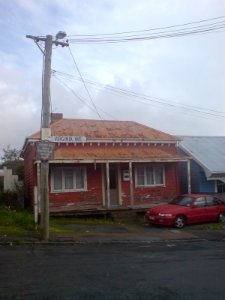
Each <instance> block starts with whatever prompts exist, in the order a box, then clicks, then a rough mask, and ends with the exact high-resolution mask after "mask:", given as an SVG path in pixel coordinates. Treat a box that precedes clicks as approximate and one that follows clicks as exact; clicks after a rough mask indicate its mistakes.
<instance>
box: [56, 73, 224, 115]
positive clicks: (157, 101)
mask: <svg viewBox="0 0 225 300" xmlns="http://www.w3.org/2000/svg"><path fill="white" fill-rule="evenodd" d="M54 72H55V73H56V74H58V75H59V76H62V77H63V76H66V77H67V79H68V78H69V79H71V80H73V79H74V80H77V81H80V80H79V78H75V77H74V76H73V75H70V74H67V73H63V72H59V71H55V70H54ZM85 82H86V83H87V84H91V85H94V86H98V87H99V88H101V89H106V90H109V91H111V92H114V93H117V94H120V95H125V96H127V97H132V98H135V100H134V99H133V100H134V101H135V102H139V103H146V104H148V103H149V102H150V103H155V104H159V105H164V106H167V107H170V108H173V109H180V110H188V111H192V112H196V113H198V114H203V115H208V116H213V117H221V118H225V112H223V111H217V110H213V109H210V108H202V107H200V106H193V105H188V104H179V103H177V102H174V101H168V100H166V99H163V98H159V97H153V96H147V95H144V94H140V93H137V92H133V91H130V90H125V89H121V88H116V87H113V86H110V85H102V84H100V83H96V82H94V81H90V80H85ZM140 99H141V100H140Z"/></svg>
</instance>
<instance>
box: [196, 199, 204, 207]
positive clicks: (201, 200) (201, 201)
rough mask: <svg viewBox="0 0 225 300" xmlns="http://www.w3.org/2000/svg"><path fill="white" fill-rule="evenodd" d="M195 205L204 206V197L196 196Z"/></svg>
mask: <svg viewBox="0 0 225 300" xmlns="http://www.w3.org/2000/svg"><path fill="white" fill-rule="evenodd" d="M195 205H196V206H197V207H205V198H204V197H200V198H197V199H196V200H195Z"/></svg>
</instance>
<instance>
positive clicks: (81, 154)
mask: <svg viewBox="0 0 225 300" xmlns="http://www.w3.org/2000/svg"><path fill="white" fill-rule="evenodd" d="M186 158H187V157H186V156H184V155H178V154H177V153H174V152H171V151H170V149H169V147H162V149H159V148H158V147H154V146H153V147H126V146H117V147H109V146H100V147H83V148H81V147H63V148H62V147H56V148H55V151H54V159H55V160H85V159H90V160H91V159H92V160H101V159H102V160H105V159H107V160H110V159H112V160H128V159H129V160H130V159H131V160H145V159H153V160H154V159H165V160H184V159H186Z"/></svg>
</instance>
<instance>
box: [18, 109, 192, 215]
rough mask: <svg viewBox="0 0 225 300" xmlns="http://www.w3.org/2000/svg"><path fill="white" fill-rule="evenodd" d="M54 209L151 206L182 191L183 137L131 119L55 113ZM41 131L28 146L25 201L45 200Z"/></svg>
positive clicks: (51, 199)
mask: <svg viewBox="0 0 225 300" xmlns="http://www.w3.org/2000/svg"><path fill="white" fill-rule="evenodd" d="M52 120H53V121H52V123H51V137H50V141H51V144H53V145H54V150H53V156H52V157H51V158H50V160H49V180H48V182H49V203H50V212H67V211H78V210H108V209H119V208H138V207H144V206H145V207H147V206H148V205H151V204H153V203H157V202H160V201H165V200H167V199H169V198H171V197H173V196H174V195H177V194H179V192H180V191H179V176H178V163H179V162H187V164H188V162H189V158H188V157H187V156H185V155H181V154H179V153H178V147H177V146H178V138H176V137H174V136H172V135H169V134H167V133H164V132H161V131H157V130H155V129H152V128H149V127H147V126H144V125H141V124H139V123H136V122H131V121H105V120H85V119H64V118H63V115H62V114H53V118H52ZM38 142H40V132H37V133H34V134H33V135H31V136H29V137H28V138H26V140H25V143H24V147H23V156H24V163H25V186H26V188H25V189H26V192H25V193H26V200H27V204H28V205H35V203H38V202H39V199H40V188H39V186H40V180H41V179H40V164H41V161H40V160H39V158H38V155H37V144H38Z"/></svg>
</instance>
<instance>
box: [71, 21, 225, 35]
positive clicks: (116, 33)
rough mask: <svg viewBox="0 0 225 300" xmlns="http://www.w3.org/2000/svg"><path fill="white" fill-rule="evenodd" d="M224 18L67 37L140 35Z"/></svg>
mask: <svg viewBox="0 0 225 300" xmlns="http://www.w3.org/2000/svg"><path fill="white" fill-rule="evenodd" d="M224 18H225V16H220V17H216V18H208V19H203V20H200V21H193V22H187V23H182V24H177V25H170V26H165V27H156V28H150V29H143V30H133V31H122V32H114V33H96V34H73V35H68V36H67V37H72V36H80V37H82V36H83V37H89V36H113V35H122V34H127V33H129V34H130V33H138V32H139V33H141V32H148V31H153V30H161V29H169V28H174V27H181V26H187V25H192V24H198V23H203V22H207V21H213V20H219V19H224Z"/></svg>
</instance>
